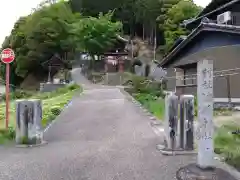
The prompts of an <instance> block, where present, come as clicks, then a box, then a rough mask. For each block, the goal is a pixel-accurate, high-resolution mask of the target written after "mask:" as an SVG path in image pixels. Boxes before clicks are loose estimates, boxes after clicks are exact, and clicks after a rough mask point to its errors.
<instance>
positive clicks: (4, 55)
mask: <svg viewBox="0 0 240 180" xmlns="http://www.w3.org/2000/svg"><path fill="white" fill-rule="evenodd" d="M14 59H15V54H14V51H13V50H12V49H10V48H6V49H4V50H2V52H1V60H2V62H3V63H5V64H8V63H11V62H13V61H14Z"/></svg>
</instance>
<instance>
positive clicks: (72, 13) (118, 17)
mask: <svg viewBox="0 0 240 180" xmlns="http://www.w3.org/2000/svg"><path fill="white" fill-rule="evenodd" d="M200 11H201V8H200V7H198V6H196V5H195V4H194V2H193V1H192V0H118V1H113V0H101V1H99V0H98V1H97V0H81V1H80V0H69V1H67V2H66V1H58V2H57V3H54V4H51V1H50V0H49V2H48V1H46V2H45V4H44V3H42V4H41V5H40V6H39V7H38V8H36V9H35V10H34V11H33V12H32V13H31V14H30V15H28V16H25V17H21V18H19V19H18V21H17V22H16V23H15V25H14V28H13V29H12V31H11V34H10V35H9V36H8V37H6V38H5V41H4V42H3V44H2V48H7V47H11V48H13V49H14V51H15V54H16V60H15V61H14V63H12V64H11V80H10V81H11V83H12V84H15V85H18V84H19V83H20V82H21V80H23V79H24V78H25V77H26V76H27V75H28V74H29V73H34V72H41V71H44V69H45V67H44V66H43V65H42V64H43V63H44V62H46V61H48V60H49V59H50V58H51V57H52V56H53V55H54V54H56V53H57V54H58V55H59V56H60V57H61V58H62V59H64V60H66V61H68V60H71V59H72V58H73V55H74V53H75V51H79V50H80V51H86V52H88V53H90V54H91V55H94V54H102V53H104V52H105V51H107V50H109V49H110V48H111V46H113V44H114V43H115V41H116V36H117V35H119V34H120V35H121V34H122V35H123V34H124V35H128V36H130V37H134V36H138V37H141V38H142V39H147V40H149V43H150V44H153V40H154V36H155V35H156V36H157V40H158V42H157V44H158V45H161V46H163V47H164V50H165V51H167V49H169V47H170V46H171V45H172V44H173V42H174V41H175V40H176V39H177V38H178V37H179V36H180V35H186V34H187V33H188V32H187V31H186V30H185V29H184V28H182V27H180V24H181V22H182V21H183V20H185V19H189V18H192V17H194V16H196V15H197V14H198V13H199V12H200ZM0 70H1V73H0V74H1V75H3V74H4V71H5V66H1V69H0Z"/></svg>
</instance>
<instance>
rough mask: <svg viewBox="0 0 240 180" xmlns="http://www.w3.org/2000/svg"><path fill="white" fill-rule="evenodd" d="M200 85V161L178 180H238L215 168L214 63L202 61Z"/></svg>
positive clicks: (178, 175)
mask: <svg viewBox="0 0 240 180" xmlns="http://www.w3.org/2000/svg"><path fill="white" fill-rule="evenodd" d="M197 74H198V78H197V83H198V89H197V91H198V129H197V133H196V136H197V139H198V161H197V163H196V164H192V163H191V164H188V165H186V166H184V167H181V168H180V169H179V170H178V171H177V172H176V178H177V179H178V180H200V179H201V180H215V179H216V180H226V179H228V180H230V179H231V180H237V178H235V177H234V176H233V175H231V174H230V173H229V172H227V171H226V170H223V169H221V168H216V167H214V159H213V154H214V153H213V152H214V149H213V138H212V137H213V122H212V119H213V61H209V60H200V61H199V62H198V67H197Z"/></svg>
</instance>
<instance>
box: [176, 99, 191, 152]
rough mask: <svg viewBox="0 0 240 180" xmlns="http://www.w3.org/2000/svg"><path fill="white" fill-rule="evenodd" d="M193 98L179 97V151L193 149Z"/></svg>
mask: <svg viewBox="0 0 240 180" xmlns="http://www.w3.org/2000/svg"><path fill="white" fill-rule="evenodd" d="M193 121H194V96H193V95H181V97H180V123H179V142H180V143H179V145H180V148H181V149H184V150H193V149H194V137H193V133H194V129H193V128H194V125H193Z"/></svg>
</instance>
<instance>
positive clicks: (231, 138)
mask: <svg viewBox="0 0 240 180" xmlns="http://www.w3.org/2000/svg"><path fill="white" fill-rule="evenodd" d="M237 130H240V126H239V125H235V124H231V125H224V126H222V127H221V128H219V129H218V130H217V132H216V133H215V138H214V144H215V153H217V154H219V155H221V156H222V157H224V159H225V161H226V163H228V164H230V165H232V166H233V167H235V168H236V169H237V170H239V171H240V134H239V133H236V134H233V133H232V132H236V131H237Z"/></svg>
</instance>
